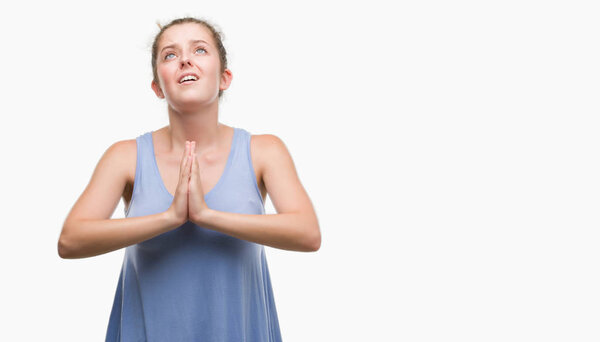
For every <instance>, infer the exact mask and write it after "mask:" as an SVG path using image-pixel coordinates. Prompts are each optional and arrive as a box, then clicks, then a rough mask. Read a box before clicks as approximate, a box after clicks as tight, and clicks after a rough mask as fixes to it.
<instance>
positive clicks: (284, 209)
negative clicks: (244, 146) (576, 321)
mask: <svg viewBox="0 0 600 342" xmlns="http://www.w3.org/2000/svg"><path fill="white" fill-rule="evenodd" d="M252 139H253V140H254V144H255V149H256V150H257V152H258V153H257V156H258V159H259V164H260V167H261V174H262V180H263V183H264V184H265V188H266V189H267V193H268V194H269V197H270V198H271V202H272V203H273V206H274V207H275V210H276V211H277V213H292V212H301V213H304V214H306V215H308V216H310V217H311V219H314V220H315V224H317V223H316V214H315V211H314V208H313V205H312V203H311V201H310V198H309V197H308V194H307V193H306V191H305V189H304V187H303V186H302V184H301V182H300V179H299V177H298V173H297V171H296V167H295V165H294V161H293V160H292V157H291V155H290V152H289V151H288V149H287V147H286V146H285V144H284V143H283V141H282V140H281V139H279V138H278V137H277V136H275V135H272V134H262V135H255V136H252ZM317 225H318V224H317Z"/></svg>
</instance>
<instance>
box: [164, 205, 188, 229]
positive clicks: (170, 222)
mask: <svg viewBox="0 0 600 342" xmlns="http://www.w3.org/2000/svg"><path fill="white" fill-rule="evenodd" d="M162 219H163V222H164V224H165V227H167V231H169V230H172V229H175V228H177V227H179V226H181V225H182V224H184V223H185V222H182V220H181V219H179V218H178V217H177V215H175V212H174V211H173V210H170V209H169V210H166V211H164V212H163V213H162Z"/></svg>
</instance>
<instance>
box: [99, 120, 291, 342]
mask: <svg viewBox="0 0 600 342" xmlns="http://www.w3.org/2000/svg"><path fill="white" fill-rule="evenodd" d="M136 143H137V164H136V170H135V180H134V185H133V195H132V198H131V201H130V204H129V206H128V208H127V209H125V216H126V217H136V216H144V215H151V214H156V213H160V212H163V211H166V210H167V209H168V208H169V207H170V205H171V203H172V201H173V196H172V195H171V194H170V193H169V192H168V191H167V188H166V187H165V185H164V183H163V181H162V178H161V176H160V173H159V170H158V166H157V163H156V158H155V156H154V146H153V143H152V132H147V133H145V134H142V135H140V136H138V137H137V138H136ZM204 199H205V201H206V204H207V206H208V207H209V208H211V209H214V210H219V211H226V212H232V213H240V214H255V215H256V214H259V215H260V214H264V213H265V209H264V203H263V199H262V197H261V195H260V191H259V189H258V185H257V184H256V175H255V173H254V169H253V166H252V159H251V157H250V133H249V132H248V131H246V130H244V129H242V128H237V127H234V134H233V143H232V144H231V150H230V151H229V157H228V159H227V164H226V166H225V170H224V171H223V173H222V175H221V178H220V179H219V180H218V182H217V184H216V185H215V186H214V188H213V189H211V190H210V191H209V192H208V193H207V194H205V197H204ZM106 341H107V342H108V341H111V342H112V341H125V342H134V341H148V342H163V341H170V342H180V341H181V342H184V341H186V342H188V341H194V342H196V341H207V342H209V341H210V342H213V341H215V342H216V341H223V342H229V341H231V342H234V341H235V342H241V341H246V342H265V341H269V342H280V341H281V333H280V330H279V321H278V317H277V310H276V307H275V301H274V297H273V290H272V287H271V278H270V275H269V268H268V265H267V259H266V256H265V249H264V246H263V245H261V244H257V243H254V242H250V241H246V240H241V239H238V238H235V237H232V236H230V235H226V234H223V233H220V232H217V231H215V230H211V229H208V228H203V227H201V226H198V225H195V224H194V223H192V222H190V221H187V222H186V223H184V224H183V225H181V226H179V227H177V228H175V229H173V230H171V231H169V232H166V233H163V234H161V235H157V236H155V237H154V238H151V239H148V240H146V241H143V242H140V243H138V244H135V245H131V246H128V247H126V249H125V255H124V258H123V264H122V268H121V273H120V275H119V280H118V283H117V289H116V293H115V298H114V302H113V306H112V311H111V314H110V318H109V322H108V328H107V333H106Z"/></svg>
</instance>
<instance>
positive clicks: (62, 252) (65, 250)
mask: <svg viewBox="0 0 600 342" xmlns="http://www.w3.org/2000/svg"><path fill="white" fill-rule="evenodd" d="M57 248H58V256H59V257H61V258H63V259H75V258H76V256H74V252H73V243H72V239H71V237H70V236H69V234H67V232H66V230H65V228H63V231H62V233H61V234H60V237H59V238H58V245H57Z"/></svg>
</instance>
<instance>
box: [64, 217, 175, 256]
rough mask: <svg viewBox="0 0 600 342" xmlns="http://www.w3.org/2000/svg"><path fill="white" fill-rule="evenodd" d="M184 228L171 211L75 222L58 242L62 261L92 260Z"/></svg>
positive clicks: (65, 228)
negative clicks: (180, 226) (170, 213)
mask: <svg viewBox="0 0 600 342" xmlns="http://www.w3.org/2000/svg"><path fill="white" fill-rule="evenodd" d="M179 225H181V223H178V222H175V221H174V220H173V219H172V217H171V216H170V215H169V214H168V212H162V213H158V214H152V215H147V216H139V217H128V218H120V219H108V220H74V221H73V222H68V223H65V226H64V227H63V231H62V233H61V236H60V239H59V242H58V252H59V255H60V256H61V257H62V258H65V259H77V258H87V257H92V256H96V255H100V254H104V253H108V252H112V251H114V250H117V249H120V248H123V247H127V246H130V245H133V244H136V243H139V242H142V241H145V240H148V239H150V238H153V237H155V236H157V235H160V234H162V233H165V232H168V231H170V230H172V229H174V228H176V227H178V226H179Z"/></svg>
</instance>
